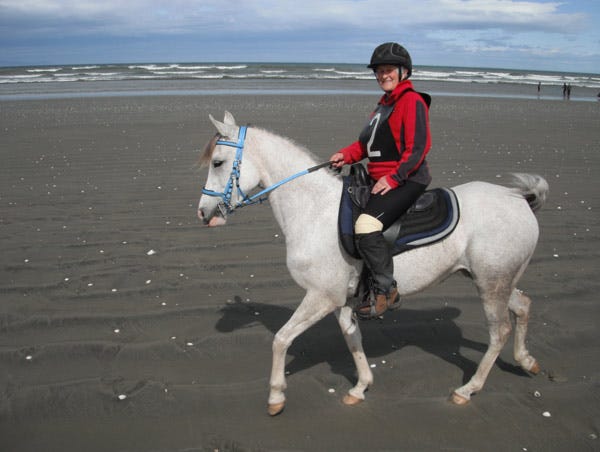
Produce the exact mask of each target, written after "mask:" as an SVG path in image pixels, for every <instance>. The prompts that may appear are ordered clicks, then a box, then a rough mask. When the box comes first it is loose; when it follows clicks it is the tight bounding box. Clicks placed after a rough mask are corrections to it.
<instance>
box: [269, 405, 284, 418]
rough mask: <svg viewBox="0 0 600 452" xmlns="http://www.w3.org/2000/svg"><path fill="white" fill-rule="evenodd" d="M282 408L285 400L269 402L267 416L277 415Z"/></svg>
mask: <svg viewBox="0 0 600 452" xmlns="http://www.w3.org/2000/svg"><path fill="white" fill-rule="evenodd" d="M284 408H285V402H281V403H269V408H268V410H267V411H268V412H269V416H277V415H278V414H281V412H282V411H283V409H284Z"/></svg>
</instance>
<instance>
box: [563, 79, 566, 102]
mask: <svg viewBox="0 0 600 452" xmlns="http://www.w3.org/2000/svg"><path fill="white" fill-rule="evenodd" d="M566 98H567V84H566V83H563V99H566Z"/></svg>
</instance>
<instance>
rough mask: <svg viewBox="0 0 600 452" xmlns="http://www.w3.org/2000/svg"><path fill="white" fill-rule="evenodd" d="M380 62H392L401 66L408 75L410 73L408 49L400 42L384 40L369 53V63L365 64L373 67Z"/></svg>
mask: <svg viewBox="0 0 600 452" xmlns="http://www.w3.org/2000/svg"><path fill="white" fill-rule="evenodd" d="M380 64H392V65H394V66H402V67H403V68H406V70H407V71H408V76H407V77H410V74H412V60H411V59H410V54H409V53H408V51H407V50H406V49H405V48H404V47H402V46H401V45H400V44H397V43H395V42H386V43H385V44H381V45H380V46H377V47H376V48H375V50H374V51H373V55H371V63H370V64H369V65H368V66H367V67H368V68H369V69H375V68H376V67H377V66H379V65H380Z"/></svg>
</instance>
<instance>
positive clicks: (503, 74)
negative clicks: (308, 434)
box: [0, 63, 600, 88]
mask: <svg viewBox="0 0 600 452" xmlns="http://www.w3.org/2000/svg"><path fill="white" fill-rule="evenodd" d="M412 78H413V79H414V80H417V81H419V80H424V81H437V82H453V83H461V84H462V83H482V84H499V83H512V84H518V85H531V84H537V83H542V84H544V85H556V86H562V85H563V84H564V83H570V84H571V85H572V86H574V87H577V86H579V87H586V88H600V75H598V74H568V73H561V72H548V71H525V70H508V69H506V70H504V69H481V68H459V67H456V68H453V67H435V66H421V67H415V68H414V71H413V77H412ZM169 79H173V80H181V79H189V80H218V79H235V80H244V79H246V80H253V79H256V80H269V79H272V80H317V81H318V80H358V81H361V80H372V79H373V74H372V72H371V71H370V70H367V69H365V67H364V65H359V64H336V65H334V66H332V65H330V64H327V65H326V64H310V63H281V64H279V63H141V64H138V63H136V64H106V65H103V64H89V65H82V66H77V65H69V66H38V67H21V68H19V67H17V68H14V67H12V68H0V84H4V85H6V84H20V83H51V82H69V81H78V82H102V81H119V80H122V81H126V80H169Z"/></svg>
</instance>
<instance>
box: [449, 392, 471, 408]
mask: <svg viewBox="0 0 600 452" xmlns="http://www.w3.org/2000/svg"><path fill="white" fill-rule="evenodd" d="M450 400H451V401H452V403H453V404H454V405H466V404H468V403H469V399H467V398H466V397H463V396H461V395H460V394H458V393H457V392H453V393H452V397H450Z"/></svg>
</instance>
